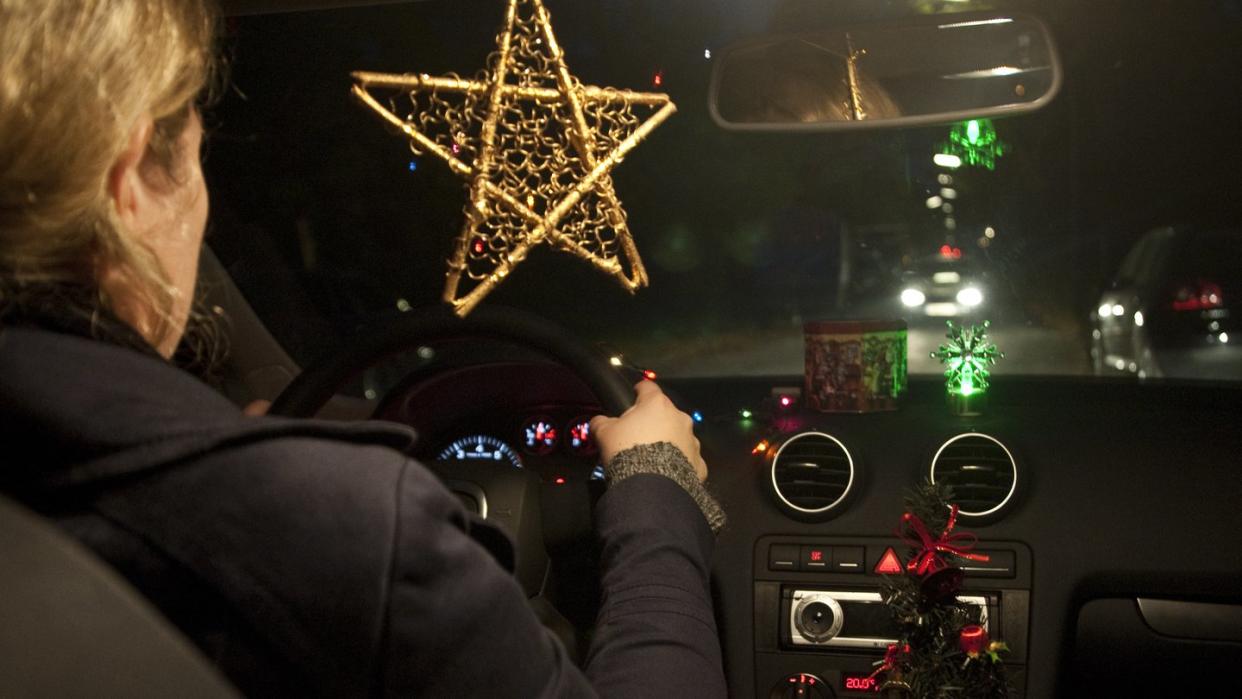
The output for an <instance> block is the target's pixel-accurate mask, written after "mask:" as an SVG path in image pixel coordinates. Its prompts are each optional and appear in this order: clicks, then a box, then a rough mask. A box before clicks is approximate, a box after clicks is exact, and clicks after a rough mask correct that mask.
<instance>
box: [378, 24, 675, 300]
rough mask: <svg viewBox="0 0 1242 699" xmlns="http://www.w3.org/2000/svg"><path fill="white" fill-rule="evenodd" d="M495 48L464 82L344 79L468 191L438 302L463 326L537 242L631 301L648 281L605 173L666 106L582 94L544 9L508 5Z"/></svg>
mask: <svg viewBox="0 0 1242 699" xmlns="http://www.w3.org/2000/svg"><path fill="white" fill-rule="evenodd" d="M496 43H497V50H496V51H495V52H494V53H492V54H491V56H489V58H488V61H487V63H488V67H487V68H485V69H484V70H482V71H480V72H479V73H478V74H477V75H476V76H475V77H474V78H473V79H463V78H460V77H458V76H456V75H448V76H445V77H433V76H430V75H426V74H419V75H414V74H404V75H397V74H388V73H370V72H361V71H360V72H355V73H353V78H354V80H355V84H354V86H353V94H354V95H355V96H356V97H357V98H358V99H359V100H361V101H362V103H363V104H365V105H366V106H368V107H370V108H371V109H372V110H374V111H375V112H376V113H377V114H378V115H379V116H380V117H381V118H383V119H384V120H385V121H386V122H388V123H389V124H391V125H393V126H395V127H396V128H398V129H399V130H400V131H401V132H402V133H404V134H405V135H406V136H407V137H408V138H409V139H410V148H411V150H412V151H413V152H414V153H415V154H416V155H423V154H431V155H434V156H436V157H438V158H440V159H441V160H444V161H445V162H446V163H447V164H448V166H449V168H450V169H451V170H452V171H453V172H454V173H456V174H457V175H459V176H460V177H462V178H464V179H465V180H466V181H467V182H468V183H469V199H468V201H467V204H466V207H465V222H464V224H463V226H462V231H461V234H460V236H459V237H458V239H457V242H456V245H455V247H454V250H453V254H452V257H451V258H450V259H449V263H448V274H447V280H446V283H445V286H444V300H445V301H446V302H447V303H449V304H450V305H452V307H453V310H454V311H455V312H456V313H457V315H459V316H462V317H465V316H466V315H467V314H469V313H470V311H472V310H473V309H474V308H475V307H476V306H477V305H478V304H479V302H480V301H482V300H483V297H485V296H487V294H488V293H490V292H491V291H492V290H493V289H494V288H495V287H496V285H498V284H499V283H500V282H501V281H503V280H504V279H505V277H507V276H508V275H509V273H510V272H512V271H513V268H514V267H516V266H517V265H518V264H519V263H520V262H521V261H522V260H524V259H526V256H527V255H528V254H529V252H530V250H531V249H532V248H534V247H536V246H538V245H541V244H545V243H546V244H548V245H550V246H552V247H553V248H555V249H559V250H562V251H565V252H568V253H570V254H572V255H574V256H576V257H579V258H581V259H583V260H586V261H587V262H589V263H591V264H592V265H594V266H595V267H596V268H598V269H600V270H602V271H604V272H606V273H608V274H610V275H612V276H613V277H614V278H616V279H617V280H618V281H619V282H620V283H621V285H622V286H623V287H624V288H625V289H626V290H628V291H629V292H630V293H634V292H636V291H637V290H638V289H640V288H642V287H644V286H646V285H647V272H646V270H645V269H644V267H643V263H642V259H641V258H640V257H639V255H638V248H637V247H636V246H635V244H634V240H633V237H632V236H631V235H630V230H629V226H628V224H627V223H626V214H625V210H624V209H623V208H622V206H621V202H620V201H619V200H618V199H617V195H616V192H615V190H614V189H613V184H612V177H611V174H610V173H611V171H612V169H613V168H614V167H616V166H617V165H618V164H619V163H620V162H621V161H622V160H623V159H624V158H625V157H626V155H627V154H628V153H629V152H630V151H632V150H633V149H634V148H635V147H636V146H638V144H639V143H641V142H642V141H643V140H644V139H646V138H647V136H648V135H649V134H650V133H651V132H652V131H653V130H654V129H655V128H656V127H657V126H659V125H660V124H661V123H662V122H663V121H664V120H666V119H667V118H668V117H669V116H671V115H672V114H673V113H674V112H675V111H677V108H676V106H675V105H674V104H673V102H672V101H671V100H670V99H669V97H668V95H666V94H659V93H647V92H632V91H629V90H618V89H614V88H607V87H595V86H584V85H582V84H581V82H579V81H578V79H577V78H575V77H574V76H573V75H571V74H570V72H569V69H568V68H567V67H566V64H565V54H564V52H563V51H562V50H561V47H560V44H558V43H557V40H556V36H555V35H554V34H553V32H552V20H551V16H550V15H549V14H548V11H547V9H546V8H545V7H544V5H543V2H542V0H509V2H508V9H507V11H506V13H505V24H504V28H503V29H502V30H501V32H500V34H499V35H498V36H497V38H496ZM380 90H387V91H389V93H390V94H389V96H388V97H386V98H383V101H381V98H379V97H377V96H376V95H375V94H374V92H378V91H380ZM639 111H642V112H644V113H645V116H640V114H639V113H638V112H639ZM463 278H464V279H463ZM463 281H466V283H465V284H463ZM465 287H470V288H468V289H467V288H465Z"/></svg>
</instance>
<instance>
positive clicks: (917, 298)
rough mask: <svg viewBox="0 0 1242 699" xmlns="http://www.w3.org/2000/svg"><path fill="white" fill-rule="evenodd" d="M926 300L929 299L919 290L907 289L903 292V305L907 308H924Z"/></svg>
mask: <svg viewBox="0 0 1242 699" xmlns="http://www.w3.org/2000/svg"><path fill="white" fill-rule="evenodd" d="M926 300H927V297H926V296H925V295H923V292H921V291H919V290H918V289H906V290H905V291H902V292H901V305H903V306H906V307H907V308H914V307H915V306H922V305H923V302H924V301H926Z"/></svg>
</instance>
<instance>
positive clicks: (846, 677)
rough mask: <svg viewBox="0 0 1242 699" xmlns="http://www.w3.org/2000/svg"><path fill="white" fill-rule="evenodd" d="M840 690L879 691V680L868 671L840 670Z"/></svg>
mask: <svg viewBox="0 0 1242 699" xmlns="http://www.w3.org/2000/svg"><path fill="white" fill-rule="evenodd" d="M841 691H842V692H879V691H880V682H879V680H877V679H876V678H875V677H872V675H871V673H870V672H842V673H841Z"/></svg>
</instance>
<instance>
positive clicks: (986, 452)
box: [931, 432, 1018, 517]
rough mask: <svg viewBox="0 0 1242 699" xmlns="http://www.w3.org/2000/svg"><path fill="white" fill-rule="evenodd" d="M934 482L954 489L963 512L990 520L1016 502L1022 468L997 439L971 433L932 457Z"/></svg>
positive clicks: (952, 441)
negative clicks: (989, 518)
mask: <svg viewBox="0 0 1242 699" xmlns="http://www.w3.org/2000/svg"><path fill="white" fill-rule="evenodd" d="M931 479H932V482H933V483H944V484H945V485H948V486H952V488H953V499H954V501H955V502H956V504H957V506H958V511H959V512H961V513H962V514H964V515H968V516H971V517H986V516H988V515H993V514H996V513H997V512H999V511H1000V510H1001V508H1003V507H1004V506H1005V505H1007V504H1008V503H1009V501H1010V500H1011V499H1013V493H1014V491H1015V490H1016V489H1017V487H1018V466H1017V463H1016V462H1015V461H1014V459H1013V454H1011V453H1009V449H1007V448H1006V447H1005V445H1004V444H1001V443H1000V441H999V440H997V439H996V438H995V437H989V436H988V435H986V434H979V433H978V432H969V433H967V434H959V435H958V436H956V437H954V438H953V439H950V440H949V441H947V442H945V443H944V444H943V445H941V447H940V449H939V451H937V452H936V455H935V456H934V457H932V462H931Z"/></svg>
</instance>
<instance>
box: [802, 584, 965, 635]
mask: <svg viewBox="0 0 1242 699" xmlns="http://www.w3.org/2000/svg"><path fill="white" fill-rule="evenodd" d="M958 599H959V600H961V601H962V602H965V603H967V604H973V605H975V606H977V607H979V613H980V622H979V623H980V624H981V625H982V626H983V627H984V628H988V600H987V598H986V597H984V596H982V595H958ZM782 609H783V610H784V611H785V614H783V615H782V616H784V617H785V618H786V619H787V620H788V625H787V626H786V627H785V628H784V629H782V631H783V633H782V636H783V640H784V641H785V642H787V643H788V644H790V645H792V646H803V647H805V646H811V647H822V648H862V649H875V650H884V649H885V648H887V647H888V645H889V644H890V643H895V642H896V641H897V638H898V636H899V633H898V629H897V626H896V624H895V623H894V622H893V618H892V614H891V613H890V612H889V610H888V609H887V608H886V607H885V606H884V601H883V599H882V598H881V597H880V593H879V592H873V591H872V592H862V591H857V590H831V589H820V590H814V589H786V590H785V591H784V600H783V603H782Z"/></svg>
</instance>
